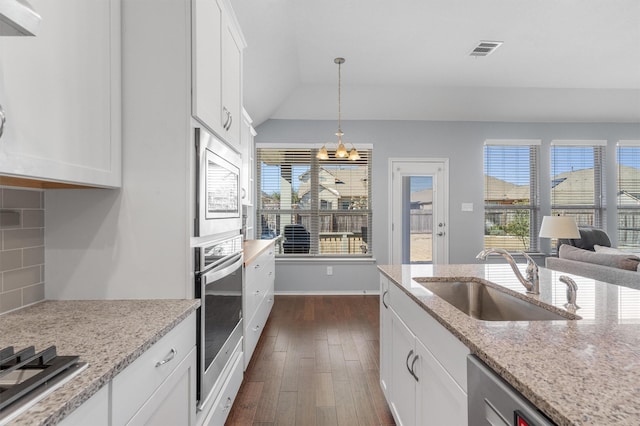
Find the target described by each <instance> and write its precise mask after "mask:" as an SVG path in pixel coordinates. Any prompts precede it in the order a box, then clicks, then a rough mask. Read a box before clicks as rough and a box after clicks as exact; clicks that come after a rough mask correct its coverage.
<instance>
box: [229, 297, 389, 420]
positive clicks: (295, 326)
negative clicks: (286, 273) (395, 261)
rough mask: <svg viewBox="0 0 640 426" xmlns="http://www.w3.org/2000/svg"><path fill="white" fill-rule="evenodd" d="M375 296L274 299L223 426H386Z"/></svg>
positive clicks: (387, 416) (376, 299)
mask: <svg viewBox="0 0 640 426" xmlns="http://www.w3.org/2000/svg"><path fill="white" fill-rule="evenodd" d="M378 300H379V299H378V296H368V295H362V296H276V297H275V303H274V306H273V310H272V312H271V316H270V318H269V321H267V324H266V327H265V329H264V331H263V333H262V336H261V338H260V341H259V342H258V346H257V347H256V350H255V352H254V354H253V358H252V359H251V363H250V364H249V367H248V368H247V371H246V372H245V377H244V381H243V383H242V387H241V388H240V392H239V393H238V396H237V397H236V400H235V402H234V405H233V407H232V409H231V412H230V414H229V418H228V419H227V422H226V425H233V426H236V425H242V426H244V425H253V426H262V425H304V426H313V425H345V426H346V425H348V426H355V425H366V426H368V425H376V426H378V425H393V424H394V421H393V417H392V416H391V412H390V411H389V407H388V406H387V403H386V401H385V399H384V396H383V394H382V390H381V389H380V384H379V358H380V357H379V354H380V350H379V336H380V332H379V324H380V321H379V302H378Z"/></svg>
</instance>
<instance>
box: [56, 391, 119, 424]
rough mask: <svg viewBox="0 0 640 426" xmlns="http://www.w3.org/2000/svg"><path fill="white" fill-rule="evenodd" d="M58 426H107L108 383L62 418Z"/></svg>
mask: <svg viewBox="0 0 640 426" xmlns="http://www.w3.org/2000/svg"><path fill="white" fill-rule="evenodd" d="M58 424H59V425H60V426H86V425H92V426H109V385H107V386H103V387H102V389H100V390H99V391H98V392H96V393H95V394H94V395H93V396H92V397H91V398H89V399H88V400H86V401H85V402H84V403H83V404H82V405H81V406H80V407H78V408H76V409H75V411H73V412H72V413H71V414H69V415H68V416H67V417H65V418H64V419H62V421H61V422H60V423H58Z"/></svg>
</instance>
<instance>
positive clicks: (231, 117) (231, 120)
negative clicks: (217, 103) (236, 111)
mask: <svg viewBox="0 0 640 426" xmlns="http://www.w3.org/2000/svg"><path fill="white" fill-rule="evenodd" d="M228 114H229V124H227V128H226V130H229V129H231V123H233V114H231V113H230V112H229V113H228Z"/></svg>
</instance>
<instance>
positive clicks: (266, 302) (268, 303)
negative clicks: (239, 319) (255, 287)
mask: <svg viewBox="0 0 640 426" xmlns="http://www.w3.org/2000/svg"><path fill="white" fill-rule="evenodd" d="M272 307H273V292H272V291H270V292H268V293H267V294H266V295H265V297H264V299H263V300H262V303H261V304H260V306H259V307H258V310H257V311H256V314H255V315H254V316H253V318H252V319H251V320H250V321H249V322H247V324H248V325H247V328H246V329H245V335H244V342H245V347H244V359H245V361H244V366H245V369H246V368H247V366H248V365H249V361H250V360H251V356H252V355H253V351H254V350H255V348H256V346H257V344H258V340H260V335H261V334H262V331H263V330H264V326H265V324H266V323H267V319H269V314H270V313H271V308H272Z"/></svg>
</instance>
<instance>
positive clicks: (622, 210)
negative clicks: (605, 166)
mask: <svg viewBox="0 0 640 426" xmlns="http://www.w3.org/2000/svg"><path fill="white" fill-rule="evenodd" d="M621 148H636V149H637V150H638V154H635V153H634V158H636V155H637V158H639V159H640V140H619V141H618V143H617V144H616V172H617V175H616V198H617V199H616V232H617V237H618V247H620V248H623V249H626V250H633V251H640V242H639V243H636V244H627V241H628V239H627V238H622V237H621V236H622V233H623V232H628V231H631V232H638V233H640V226H637V227H636V226H634V227H633V228H632V229H628V227H627V226H625V227H624V228H623V227H622V223H623V219H622V217H623V215H624V214H629V213H632V212H633V213H632V215H633V216H638V217H640V204H635V205H634V204H622V203H621V200H622V198H621V195H622V194H623V191H625V190H627V189H628V188H629V185H631V186H633V187H634V188H636V187H637V188H638V189H639V192H640V173H639V174H638V177H637V181H636V180H635V179H634V181H633V182H632V183H631V182H627V181H626V179H627V178H626V177H625V182H624V185H623V183H622V180H623V177H622V176H623V174H625V175H627V174H628V173H623V171H622V163H621V161H620V151H621ZM634 178H635V176H634ZM623 186H624V188H623ZM639 202H640V201H639ZM624 222H625V224H626V221H624ZM634 222H635V221H634ZM632 239H633V238H632Z"/></svg>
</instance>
